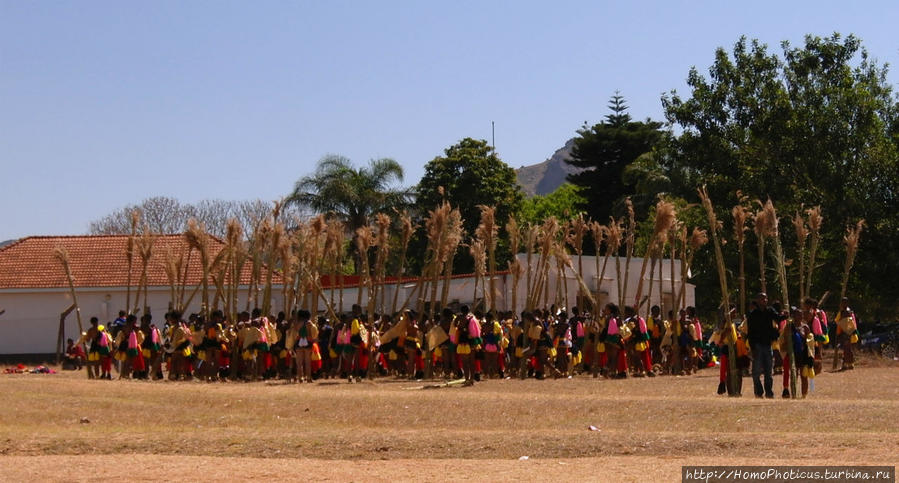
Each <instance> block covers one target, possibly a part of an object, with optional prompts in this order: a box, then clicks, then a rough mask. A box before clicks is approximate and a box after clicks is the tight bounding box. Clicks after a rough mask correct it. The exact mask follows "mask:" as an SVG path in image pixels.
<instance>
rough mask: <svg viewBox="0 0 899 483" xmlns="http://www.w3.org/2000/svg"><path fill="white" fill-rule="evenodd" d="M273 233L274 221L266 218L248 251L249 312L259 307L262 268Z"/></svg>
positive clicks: (254, 229) (257, 225)
mask: <svg viewBox="0 0 899 483" xmlns="http://www.w3.org/2000/svg"><path fill="white" fill-rule="evenodd" d="M271 232H272V221H271V219H270V218H269V217H265V218H263V219H261V220H260V221H259V223H257V224H256V225H255V226H254V228H253V235H252V237H251V238H250V243H249V245H248V247H247V251H248V252H249V256H250V288H249V292H248V293H247V303H246V306H245V308H244V310H246V311H247V312H249V311H250V309H252V308H256V307H259V285H260V284H261V282H262V267H263V265H264V264H265V263H264V262H265V260H264V257H265V253H266V251H267V250H266V248H267V247H268V244H269V241H270V237H271Z"/></svg>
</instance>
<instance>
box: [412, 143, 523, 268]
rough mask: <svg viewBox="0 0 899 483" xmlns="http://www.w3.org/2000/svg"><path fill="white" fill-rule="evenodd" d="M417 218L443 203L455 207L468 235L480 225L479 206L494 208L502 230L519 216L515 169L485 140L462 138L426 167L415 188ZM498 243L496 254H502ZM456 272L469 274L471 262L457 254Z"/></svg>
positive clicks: (519, 201) (464, 255) (519, 202)
mask: <svg viewBox="0 0 899 483" xmlns="http://www.w3.org/2000/svg"><path fill="white" fill-rule="evenodd" d="M416 194H417V204H416V207H417V209H418V210H420V212H419V215H420V216H424V215H426V214H427V212H428V210H433V209H434V208H435V207H437V206H438V205H439V204H440V203H442V202H443V201H447V202H449V203H450V204H451V205H452V206H453V207H455V208H458V209H459V212H460V213H461V214H462V219H463V220H464V222H463V226H464V229H465V232H466V235H467V236H471V235H472V234H473V233H474V231H475V228H476V227H477V226H478V223H479V222H480V209H479V208H478V206H480V205H483V206H494V207H496V223H497V224H498V225H499V226H500V227H502V226H505V224H506V222H507V221H508V220H509V216H510V215H512V214H515V213H518V210H519V209H520V207H521V202H522V199H523V195H522V193H521V189H520V188H519V187H518V184H517V183H516V180H515V170H514V169H512V168H511V167H510V166H509V165H507V164H506V163H504V162H503V161H502V160H501V159H500V158H499V156H497V155H496V152H495V151H494V150H493V148H492V147H491V146H490V145H489V144H487V141H484V140H477V139H472V138H465V139H462V140H461V141H459V142H458V143H456V144H454V145H452V146H450V147H448V148H446V150H444V155H443V156H438V157H436V158H434V159H432V160H431V161H429V162H428V164H426V165H425V174H424V176H423V177H422V179H421V181H420V182H419V183H418V187H417V188H416ZM502 248H503V244H502V243H501V244H500V250H499V253H500V254H502V253H503V250H502ZM456 266H457V267H458V269H459V270H463V271H470V270H471V269H472V267H473V261H472V259H471V257H470V256H469V255H468V254H467V253H461V251H460V253H459V254H458V255H457V265H456Z"/></svg>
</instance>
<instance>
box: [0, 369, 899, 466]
mask: <svg viewBox="0 0 899 483" xmlns="http://www.w3.org/2000/svg"><path fill="white" fill-rule="evenodd" d="M897 369H899V364H896V363H892V362H883V361H875V360H862V362H861V363H860V364H858V368H857V369H856V370H854V371H847V372H840V373H829V372H827V373H825V374H822V375H820V376H819V377H818V378H817V379H816V382H815V386H816V387H815V390H814V392H812V394H811V395H810V397H809V398H808V399H806V400H781V399H776V400H760V399H755V398H753V397H751V380H750V379H748V378H747V379H745V380H744V394H745V395H744V397H743V398H727V397H722V396H717V395H715V393H714V392H715V389H716V387H717V370H716V369H707V370H703V371H701V372H700V374H699V375H697V376H689V377H657V378H654V379H628V380H623V381H609V380H595V379H592V378H588V377H575V378H574V379H570V380H569V379H560V380H546V381H535V380H527V381H519V380H491V381H485V382H482V383H479V384H476V385H475V386H474V387H451V388H441V389H433V390H427V389H420V387H421V386H422V383H416V382H412V381H400V380H395V379H379V380H378V381H377V382H363V383H360V384H352V385H351V384H347V383H346V382H344V381H340V382H337V381H323V382H319V383H318V384H304V385H290V384H283V383H280V382H272V383H250V384H245V383H227V384H222V383H215V384H209V383H199V382H179V383H170V382H152V383H151V382H138V381H88V380H86V379H85V377H84V373H77V374H76V373H71V372H69V373H62V374H57V375H31V374H23V375H0V402H2V407H3V410H2V412H0V480H4V481H47V480H65V481H73V480H84V479H97V478H105V477H122V476H125V475H127V476H128V477H129V478H131V479H136V480H142V481H151V480H172V479H176V478H178V479H184V478H187V479H198V480H246V479H262V478H265V479H276V480H297V479H310V478H314V479H324V480H331V481H334V480H336V481H353V480H356V481H358V480H363V479H364V480H367V481H372V480H375V481H380V480H417V481H439V480H484V479H491V480H503V481H506V480H521V479H524V480H536V479H540V480H571V479H572V478H577V479H580V480H588V481H597V480H598V481H636V480H638V479H639V480H642V481H671V480H678V479H679V478H680V467H681V466H682V465H685V464H716V465H724V464H760V465H785V464H889V465H895V464H896V463H897V461H899V456H897V455H899V384H897V383H899V370H897ZM779 388H780V378H776V380H775V389H776V390H777V391H778V394H779ZM84 418H86V420H84ZM83 420H84V422H82V421H83ZM591 425H592V426H595V427H597V428H598V429H599V431H591V430H589V429H588V427H589V426H591ZM522 456H528V459H527V460H526V461H520V460H519V458H520V457H522ZM647 479H648V480H647Z"/></svg>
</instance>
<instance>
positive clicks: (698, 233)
mask: <svg viewBox="0 0 899 483" xmlns="http://www.w3.org/2000/svg"><path fill="white" fill-rule="evenodd" d="M679 238H680V241H681V246H682V249H683V251H682V252H681V253H682V254H683V255H682V257H681V280H680V282H681V283H680V291H679V292H678V296H677V300H678V303H679V304H680V307H685V306H686V305H687V276H688V275H689V274H690V267H692V266H693V257H694V256H696V252H697V251H699V249H700V248H702V247H703V246H705V244H706V243H708V242H709V235H708V232H706V231H705V230H701V229H699V227H693V231H692V232H691V233H690V237H689V238H687V228H686V227H683V228H682V230H681V233H680V235H679Z"/></svg>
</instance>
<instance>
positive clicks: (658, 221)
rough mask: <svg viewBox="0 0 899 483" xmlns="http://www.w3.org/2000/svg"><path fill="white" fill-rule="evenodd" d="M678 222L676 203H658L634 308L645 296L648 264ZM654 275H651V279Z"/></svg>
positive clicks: (650, 287)
mask: <svg viewBox="0 0 899 483" xmlns="http://www.w3.org/2000/svg"><path fill="white" fill-rule="evenodd" d="M676 220H677V211H676V210H675V208H674V203H669V202H667V201H664V200H659V202H658V203H656V213H655V223H654V224H653V230H652V237H650V239H649V245H648V246H647V248H646V254H645V255H644V256H643V264H642V266H641V267H640V278H639V279H638V280H637V295H636V297H635V298H634V307H635V308H636V307H637V306H638V305H639V304H640V297H642V296H643V277H644V276H645V275H646V263H647V261H648V260H649V259H652V258H653V255H654V253H655V251H656V250H657V247H658V246H659V245H661V244H664V243H665V238H666V237H667V236H668V230H670V229H671V227H672V226H674V222H675V221H676ZM651 276H652V275H651V274H650V277H651ZM649 290H650V295H651V294H652V280H651V279H650V282H649ZM650 305H652V304H650Z"/></svg>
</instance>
